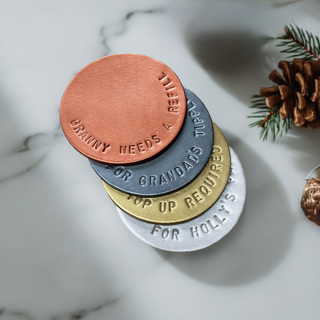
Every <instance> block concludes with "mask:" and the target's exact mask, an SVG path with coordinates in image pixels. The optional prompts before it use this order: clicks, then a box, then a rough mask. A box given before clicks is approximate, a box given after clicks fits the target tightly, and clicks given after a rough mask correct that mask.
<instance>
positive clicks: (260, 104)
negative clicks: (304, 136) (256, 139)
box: [248, 95, 292, 141]
mask: <svg viewBox="0 0 320 320" xmlns="http://www.w3.org/2000/svg"><path fill="white" fill-rule="evenodd" d="M250 108H254V109H258V110H257V111H255V112H253V113H252V114H251V116H248V118H255V119H259V120H257V121H255V122H253V123H251V124H250V125H249V126H250V128H253V127H258V128H261V130H260V139H262V140H263V141H265V140H267V139H268V136H269V133H271V137H272V140H273V141H274V140H275V139H276V138H277V137H282V135H283V133H287V132H288V130H289V129H291V127H292V117H289V118H287V119H282V118H281V116H280V113H279V109H278V108H269V107H268V106H267V105H266V102H265V98H264V97H261V96H259V95H254V96H252V98H251V106H250Z"/></svg>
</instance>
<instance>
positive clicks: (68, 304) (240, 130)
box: [0, 0, 320, 320]
mask: <svg viewBox="0 0 320 320" xmlns="http://www.w3.org/2000/svg"><path fill="white" fill-rule="evenodd" d="M319 9H320V3H319V2H317V1H269V2H267V1H260V2H257V1H256V2H253V1H252V2H248V1H223V2H217V1H170V2H167V1H160V0H159V1H156V0H152V1H150V0H148V1H146V0H138V1H130V0H126V1H121V0H118V1H106V0H94V1H89V0H87V1H85V0H78V1H75V0H73V1H62V0H55V1H53V0H48V1H39V0H30V1H22V0H17V1H9V0H3V1H1V3H0V15H1V19H0V43H1V50H0V115H1V116H0V132H1V139H0V168H1V169H0V217H1V223H0V319H1V320H2V319H5V320H7V319H17V320H18V319H28V320H38V319H39V320H40V319H41V320H45V319H51V320H54V319H55V320H64V319H90V320H91V319H137V320H144V319H148V320H150V319H155V320H158V319H182V318H183V319H207V318H215V319H261V320H267V319H268V320H269V319H302V318H303V319H319V313H320V312H319V307H318V300H319V299H318V294H319V289H318V288H319V285H320V280H319V279H318V270H319V267H320V256H319V248H318V245H319V242H320V229H319V227H317V226H316V225H315V224H312V223H311V222H309V221H308V220H307V219H306V218H305V217H304V214H303V213H302V211H301V209H300V197H301V192H302V189H303V186H304V178H305V176H306V175H307V174H308V172H309V171H310V170H311V169H312V168H313V167H314V166H315V165H317V164H318V163H319V162H320V149H319V148H318V143H319V137H320V131H319V130H318V131H314V132H311V131H307V130H304V129H293V130H292V131H291V132H290V134H289V135H288V136H286V137H284V138H282V139H280V140H278V141H277V142H276V143H272V142H270V141H269V142H266V143H263V142H261V141H260V140H259V138H258V131H257V130H255V129H249V127H248V124H249V123H250V119H247V118H246V116H247V115H248V114H249V113H250V110H249V109H248V107H247V106H248V104H249V97H250V96H251V95H252V94H254V93H255V92H257V91H258V89H259V87H260V86H266V85H269V84H270V82H269V81H268V79H267V77H268V74H269V72H270V71H271V70H272V69H273V68H275V67H276V64H277V62H278V61H279V60H280V59H281V56H280V55H279V54H278V53H277V52H278V50H277V48H275V46H274V43H273V42H272V41H270V39H269V38H270V37H273V36H278V35H280V34H281V33H282V27H283V26H284V25H285V24H286V23H289V22H291V21H292V20H294V21H295V22H296V23H297V24H298V25H299V26H300V27H303V28H306V29H308V30H310V31H312V32H314V33H317V34H318V35H319V30H320V29H319V27H320V21H319V12H320V11H319ZM129 52H133V53H142V54H146V55H149V56H152V57H154V58H156V59H159V60H161V61H163V62H164V63H166V64H167V65H169V66H170V67H171V68H172V69H173V70H174V71H175V72H176V73H177V74H178V75H179V77H180V79H181V81H182V83H183V84H184V86H185V87H187V88H189V89H191V90H192V91H193V92H195V93H196V94H197V95H198V96H199V97H200V98H201V100H202V101H203V102H204V103H205V104H206V106H207V107H208V109H209V111H210V113H211V115H212V118H213V119H214V121H215V122H216V123H217V124H218V125H219V126H220V128H221V129H222V130H223V131H224V132H225V134H226V137H227V139H228V141H229V143H230V145H231V146H232V147H233V148H234V150H235V151H236V152H237V154H238V156H239V158H240V159H241V161H242V164H243V167H244V170H245V173H246V178H247V185H248V196H247V203H246V206H245V210H244V212H243V216H242V218H241V220H240V221H239V223H238V225H237V226H236V227H235V228H234V229H233V230H232V232H231V233H230V234H229V235H228V236H226V237H225V238H224V239H222V240H221V241H220V242H218V243H216V244H215V245H213V246H211V247H209V248H207V249H205V250H202V251H199V252H193V253H182V254H177V253H168V252H162V251H159V250H156V249H154V248H151V247H149V246H147V245H146V244H144V243H143V242H141V241H140V240H138V239H137V238H135V236H134V235H133V234H131V232H130V231H129V230H128V229H127V228H126V227H125V226H124V225H123V223H122V222H121V219H120V217H119V216H118V214H117V211H116V208H115V206H114V204H113V203H112V201H111V200H110V199H109V198H108V196H107V194H106V193H105V191H104V188H103V186H102V183H101V181H100V180H99V178H98V176H97V175H96V174H95V173H94V172H93V170H92V169H91V167H90V165H89V163H88V161H87V159H86V158H85V157H83V156H82V155H80V154H79V153H78V152H77V151H75V150H74V149H73V148H72V147H71V145H69V143H68V142H67V140H66V139H65V137H64V136H63V134H62V131H61V129H60V126H59V117H58V115H59V103H60V99H61V96H62V93H63V91H64V89H65V87H66V85H67V84H68V83H69V81H70V80H71V78H72V77H73V76H74V74H75V73H76V72H77V71H79V70H80V69H81V68H82V67H83V66H85V65H86V64H88V63H89V62H91V61H93V60H95V59H97V58H99V57H102V56H103V55H106V54H113V53H129Z"/></svg>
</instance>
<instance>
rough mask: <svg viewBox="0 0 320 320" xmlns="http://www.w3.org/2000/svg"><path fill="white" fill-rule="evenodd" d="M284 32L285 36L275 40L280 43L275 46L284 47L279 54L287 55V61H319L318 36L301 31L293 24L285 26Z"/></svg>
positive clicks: (319, 45) (319, 44) (319, 46)
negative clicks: (298, 59)
mask: <svg viewBox="0 0 320 320" xmlns="http://www.w3.org/2000/svg"><path fill="white" fill-rule="evenodd" d="M284 30H285V33H286V34H285V35H283V36H281V37H278V38H277V40H280V41H281V42H280V43H279V44H278V45H277V46H278V47H284V49H283V50H282V51H280V52H282V53H287V54H289V56H288V57H287V58H288V59H294V58H301V59H305V60H319V56H320V40H319V37H318V36H314V35H313V34H311V33H310V32H308V31H304V30H302V29H301V28H299V27H298V26H297V25H296V24H294V23H292V24H288V25H286V26H285V28H284Z"/></svg>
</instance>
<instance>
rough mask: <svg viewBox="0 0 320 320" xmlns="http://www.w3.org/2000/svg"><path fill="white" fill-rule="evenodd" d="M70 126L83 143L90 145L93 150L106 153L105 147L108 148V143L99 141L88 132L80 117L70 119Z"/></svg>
mask: <svg viewBox="0 0 320 320" xmlns="http://www.w3.org/2000/svg"><path fill="white" fill-rule="evenodd" d="M71 126H72V127H73V131H74V133H75V134H77V135H78V137H79V138H80V139H82V140H83V142H84V143H86V144H88V145H89V146H91V147H92V149H93V150H96V151H101V152H102V153H106V151H107V149H108V148H110V147H111V146H110V144H109V143H106V142H103V141H99V140H98V139H97V138H95V137H94V136H93V135H91V134H90V133H88V132H87V131H86V130H85V127H84V125H82V124H81V120H80V119H74V120H72V121H71Z"/></svg>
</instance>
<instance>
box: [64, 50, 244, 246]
mask: <svg viewBox="0 0 320 320" xmlns="http://www.w3.org/2000/svg"><path fill="white" fill-rule="evenodd" d="M60 121H61V126H62V129H63V131H64V134H65V135H66V137H67V139H68V140H69V142H70V143H71V144H72V145H73V147H74V148H75V149H77V150H78V151H79V152H81V153H82V154H83V155H85V156H86V157H88V158H89V161H90V164H91V166H92V168H93V169H94V170H95V172H96V173H97V174H98V175H99V176H100V178H101V179H102V180H103V185H104V187H105V189H106V191H107V193H108V194H109V196H110V198H111V199H112V200H113V202H114V203H115V204H116V205H117V207H118V211H119V214H120V216H121V218H122V220H123V222H124V223H125V224H126V225H127V227H128V228H129V229H130V230H131V231H132V232H133V233H134V234H135V235H136V236H137V237H139V238H140V239H141V240H143V241H145V242H146V243H148V244H149V245H151V246H153V247H156V248H159V249H162V250H167V251H194V250H199V249H202V248H205V247H207V246H209V245H211V244H213V243H215V242H216V241H218V240H220V239H221V238H222V237H223V236H225V235H226V234H227V233H228V232H229V231H230V230H231V229H232V228H233V227H234V225H235V224H236V223H237V221H238V219H239V217H240V215H241V212H242V210H243V206H244V202H245V196H246V184H245V177H244V173H243V169H242V166H241V163H240V161H239V159H238V157H237V155H236V154H235V152H234V151H233V150H232V149H231V148H230V147H229V146H228V143H227V141H226V139H225V137H224V135H223V133H222V132H221V130H220V129H219V127H218V126H217V125H216V124H215V123H213V122H212V120H211V117H210V114H209V112H208V110H207V109H206V107H205V106H204V104H203V103H202V102H201V101H200V99H199V98H198V97H197V96H196V95H195V94H194V93H192V92H191V91H189V90H188V89H186V88H184V87H183V86H182V84H181V82H180V80H179V78H178V77H177V76H176V74H175V73H174V72H173V71H172V70H171V69H170V68H169V67H168V66H166V65H165V64H163V63H161V62H160V61H157V60H155V59H153V58H150V57H147V56H144V55H139V54H119V55H111V56H107V57H104V58H101V59H99V60H96V61H94V62H92V63H90V64H89V65H87V66H86V67H85V68H83V69H82V70H81V71H80V72H79V73H78V74H77V75H76V76H75V77H74V78H73V79H72V81H71V82H70V84H69V85H68V87H67V88H66V90H65V92H64V94H63V97H62V100H61V108H60Z"/></svg>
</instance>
